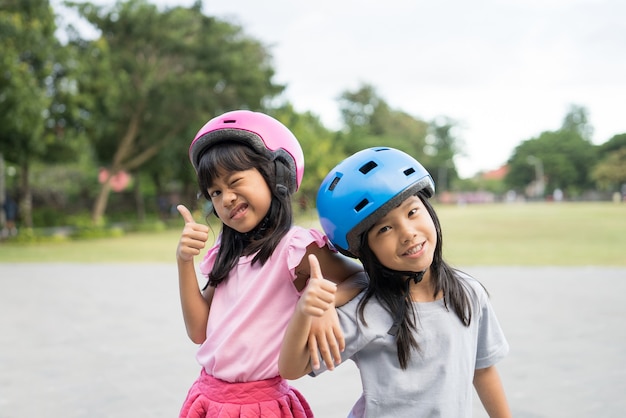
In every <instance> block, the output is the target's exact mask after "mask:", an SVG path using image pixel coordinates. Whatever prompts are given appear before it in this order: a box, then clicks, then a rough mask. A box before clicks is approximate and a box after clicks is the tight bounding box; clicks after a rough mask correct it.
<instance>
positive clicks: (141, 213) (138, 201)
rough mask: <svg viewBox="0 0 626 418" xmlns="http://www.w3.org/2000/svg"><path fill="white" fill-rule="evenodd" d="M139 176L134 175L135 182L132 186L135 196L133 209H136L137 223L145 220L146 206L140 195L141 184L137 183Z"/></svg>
mask: <svg viewBox="0 0 626 418" xmlns="http://www.w3.org/2000/svg"><path fill="white" fill-rule="evenodd" d="M139 177H140V176H139V174H137V175H135V182H134V184H133V193H134V195H135V207H136V208H137V219H138V220H139V222H143V221H145V220H146V205H145V203H144V200H143V195H142V194H141V184H140V181H139Z"/></svg>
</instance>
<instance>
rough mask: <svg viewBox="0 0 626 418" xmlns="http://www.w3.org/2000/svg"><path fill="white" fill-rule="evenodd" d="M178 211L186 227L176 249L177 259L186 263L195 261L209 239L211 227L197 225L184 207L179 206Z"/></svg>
mask: <svg viewBox="0 0 626 418" xmlns="http://www.w3.org/2000/svg"><path fill="white" fill-rule="evenodd" d="M176 209H177V210H178V213H180V215H181V216H182V217H183V220H184V221H185V227H184V228H183V232H182V234H181V237H180V241H179V242H178V248H177V249H176V258H177V259H178V260H179V261H184V262H189V261H193V258H194V257H195V256H196V255H198V254H200V251H202V249H203V248H204V247H205V245H206V242H207V240H208V239H209V227H208V226H206V225H202V224H199V223H196V221H194V219H193V216H192V215H191V212H189V209H187V208H186V207H185V206H184V205H178V206H176Z"/></svg>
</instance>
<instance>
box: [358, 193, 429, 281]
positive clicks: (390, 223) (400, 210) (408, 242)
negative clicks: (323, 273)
mask: <svg viewBox="0 0 626 418" xmlns="http://www.w3.org/2000/svg"><path fill="white" fill-rule="evenodd" d="M367 240H368V243H369V246H370V248H371V250H372V251H373V252H374V254H375V255H376V257H377V258H378V261H380V263H381V264H382V265H384V266H385V267H387V268H390V269H392V270H399V271H414V272H418V271H423V270H426V269H428V268H429V267H430V265H431V264H432V261H433V254H434V252H435V246H436V244H437V231H436V229H435V224H434V223H433V220H432V218H431V217H430V214H429V213H428V210H427V209H426V207H425V206H424V204H423V203H422V201H421V200H420V199H419V197H417V196H411V197H409V198H407V199H406V200H405V201H404V202H402V203H401V204H400V206H398V207H397V208H395V209H393V210H392V211H390V212H389V213H388V214H387V215H385V216H383V217H382V218H381V219H380V220H379V221H378V222H376V223H375V224H374V226H372V228H371V229H370V230H369V231H368V232H367Z"/></svg>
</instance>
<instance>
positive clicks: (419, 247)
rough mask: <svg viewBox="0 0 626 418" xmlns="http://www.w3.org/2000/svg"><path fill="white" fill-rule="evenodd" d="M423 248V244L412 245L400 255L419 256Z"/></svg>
mask: <svg viewBox="0 0 626 418" xmlns="http://www.w3.org/2000/svg"><path fill="white" fill-rule="evenodd" d="M423 248H424V242H420V243H419V244H417V245H413V246H412V247H410V248H409V249H408V250H406V251H405V252H404V253H402V255H403V256H413V255H416V254H419V253H420V252H421V251H422V250H423Z"/></svg>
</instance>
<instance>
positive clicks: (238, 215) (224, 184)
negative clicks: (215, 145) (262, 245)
mask: <svg viewBox="0 0 626 418" xmlns="http://www.w3.org/2000/svg"><path fill="white" fill-rule="evenodd" d="M207 192H208V195H209V196H210V198H211V203H213V207H214V208H215V211H216V212H217V215H218V216H219V218H220V219H221V220H222V222H224V224H226V225H228V226H229V227H231V228H232V229H234V230H236V231H238V232H241V233H245V232H249V231H251V230H252V229H254V228H255V227H256V226H257V225H258V224H259V223H260V222H261V221H262V220H263V218H265V215H267V212H268V211H269V208H270V205H271V203H272V193H271V191H270V188H269V186H268V185H267V183H266V181H265V179H264V178H263V176H262V175H261V173H260V172H259V171H258V170H257V169H256V168H252V169H250V170H244V171H233V172H221V173H220V174H219V175H218V176H217V177H215V178H214V179H213V182H212V184H211V185H210V186H209V188H208V189H207Z"/></svg>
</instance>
